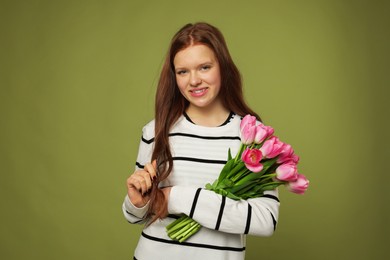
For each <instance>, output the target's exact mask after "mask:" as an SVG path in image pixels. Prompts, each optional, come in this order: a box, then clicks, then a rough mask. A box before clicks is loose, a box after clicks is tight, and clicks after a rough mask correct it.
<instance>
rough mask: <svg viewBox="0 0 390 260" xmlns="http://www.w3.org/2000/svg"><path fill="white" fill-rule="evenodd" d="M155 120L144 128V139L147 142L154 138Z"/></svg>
mask: <svg viewBox="0 0 390 260" xmlns="http://www.w3.org/2000/svg"><path fill="white" fill-rule="evenodd" d="M154 128H155V120H154V119H153V120H151V121H150V122H149V123H147V124H146V125H144V127H143V128H142V137H143V138H144V139H146V140H149V139H153V138H154Z"/></svg>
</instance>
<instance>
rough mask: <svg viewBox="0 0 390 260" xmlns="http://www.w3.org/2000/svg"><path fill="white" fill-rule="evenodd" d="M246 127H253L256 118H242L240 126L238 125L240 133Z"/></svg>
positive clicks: (247, 116) (249, 116) (248, 116)
mask: <svg viewBox="0 0 390 260" xmlns="http://www.w3.org/2000/svg"><path fill="white" fill-rule="evenodd" d="M246 125H251V126H255V125H256V117H254V116H251V115H246V116H244V118H243V119H242V120H241V124H240V130H241V132H242V130H243V129H244V127H245V126H246Z"/></svg>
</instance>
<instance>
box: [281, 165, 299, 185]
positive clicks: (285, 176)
mask: <svg viewBox="0 0 390 260" xmlns="http://www.w3.org/2000/svg"><path fill="white" fill-rule="evenodd" d="M276 178H277V179H278V180H281V181H296V180H297V178H298V172H297V165H296V164H295V163H293V162H290V163H285V164H282V165H280V166H279V167H278V168H276Z"/></svg>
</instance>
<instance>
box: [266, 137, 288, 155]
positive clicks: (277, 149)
mask: <svg viewBox="0 0 390 260" xmlns="http://www.w3.org/2000/svg"><path fill="white" fill-rule="evenodd" d="M283 146H284V143H282V142H281V141H280V140H279V138H277V137H276V136H272V137H271V138H270V139H268V140H267V141H265V142H264V144H263V146H262V147H261V148H260V150H261V152H262V154H263V156H264V157H266V158H275V157H276V156H278V155H279V154H280V153H281V152H282V150H283Z"/></svg>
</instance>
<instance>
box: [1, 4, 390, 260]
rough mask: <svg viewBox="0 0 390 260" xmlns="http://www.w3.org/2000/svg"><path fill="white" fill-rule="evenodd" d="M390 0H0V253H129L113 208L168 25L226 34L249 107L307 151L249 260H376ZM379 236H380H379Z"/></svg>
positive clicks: (380, 238) (130, 244) (381, 225)
mask: <svg viewBox="0 0 390 260" xmlns="http://www.w3.org/2000/svg"><path fill="white" fill-rule="evenodd" d="M389 13H390V9H389V4H388V2H387V1H347V0H338V1H336V0H332V1H325V0H324V1H299V0H298V1H204V0H198V1H157V0H154V1H152V0H149V1H141V0H139V1H129V0H127V1H126V0H116V1H108V0H107V1H83V0H78V1H76V0H68V1H65V0H63V1H49V0H42V1H38V0H37V1H32V0H31V1H27V0H25V1H17V0H16V1H4V0H1V2H0V30H1V31H0V33H1V34H0V37H1V40H0V86H1V92H0V93H1V95H0V96H1V97H0V113H1V130H0V131H1V132H0V141H1V148H0V167H1V168H0V171H1V179H0V203H1V214H0V228H1V229H0V258H1V259H132V252H133V250H134V248H135V246H136V243H137V240H138V237H139V234H140V231H141V227H140V226H136V225H130V224H128V223H127V222H126V221H125V219H124V217H123V216H122V213H121V204H122V201H123V198H124V196H125V194H126V187H125V180H126V178H127V176H128V175H129V174H130V173H131V172H132V170H133V168H134V162H135V158H136V153H137V149H138V144H139V138H140V135H141V128H142V126H143V125H144V124H145V123H147V122H148V121H149V120H151V119H152V118H153V105H154V93H155V86H156V82H157V80H158V76H159V71H160V68H161V64H162V61H163V59H164V55H165V53H166V50H167V47H168V44H169V41H170V39H171V37H172V36H173V34H174V33H175V32H176V31H177V30H178V29H179V28H180V27H181V26H182V25H184V24H185V23H187V22H196V21H207V22H209V23H212V24H214V25H215V26H217V27H218V28H220V29H221V31H222V32H223V33H224V35H225V37H226V40H227V42H228V45H229V47H230V51H231V54H232V56H233V58H234V60H235V62H236V64H237V65H238V67H239V68H240V70H241V73H242V75H243V78H244V85H245V95H246V98H247V100H248V102H249V103H250V105H251V106H252V107H253V108H254V109H255V110H256V111H257V112H259V113H260V114H261V115H262V117H263V119H264V121H265V122H266V123H267V124H270V125H272V126H274V128H275V129H276V134H277V135H279V136H280V138H281V139H282V140H283V141H285V142H288V143H291V144H292V145H293V147H294V148H295V150H296V152H297V153H298V154H299V155H300V157H301V163H300V166H299V169H300V172H301V173H303V174H305V175H306V176H307V177H308V178H309V179H310V181H311V182H310V188H309V190H308V192H307V193H306V194H305V195H303V196H299V195H295V194H292V193H289V192H287V191H285V190H284V189H283V188H281V191H280V193H281V194H280V195H281V202H282V204H281V209H280V218H279V224H278V228H277V230H276V233H275V234H274V236H272V237H271V238H261V237H248V243H247V259H287V258H288V259H384V258H385V249H387V248H385V246H387V244H388V237H389V236H388V232H389V225H388V221H389V214H388V211H387V210H386V208H388V204H389V203H388V198H389V194H388V191H387V190H388V187H389V184H388V182H387V181H388V178H387V174H388V170H387V169H388V167H385V166H386V165H387V161H388V157H389V148H388V135H387V133H388V132H389V127H388V124H387V121H388V111H389V109H388V106H387V103H388V100H389V95H388V91H387V90H386V88H387V87H388V86H389V79H388V74H387V73H388V70H389V67H390V66H389V60H390V59H389V58H390V57H389V52H388V47H389V38H390V37H389V19H388V18H387V16H389ZM386 240H387V241H386Z"/></svg>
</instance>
